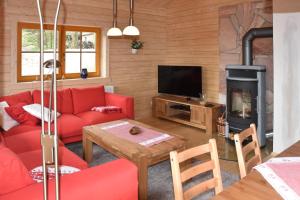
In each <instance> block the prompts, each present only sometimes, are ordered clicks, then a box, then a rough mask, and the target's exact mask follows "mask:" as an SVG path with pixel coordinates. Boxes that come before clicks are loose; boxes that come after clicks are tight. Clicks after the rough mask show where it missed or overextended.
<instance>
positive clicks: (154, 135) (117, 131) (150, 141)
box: [101, 122, 173, 147]
mask: <svg viewBox="0 0 300 200" xmlns="http://www.w3.org/2000/svg"><path fill="white" fill-rule="evenodd" d="M134 126H137V125H134V124H131V123H129V122H119V123H116V124H111V125H107V126H103V127H101V129H102V130H106V131H107V132H109V133H111V134H113V135H115V136H118V137H120V138H123V139H126V140H129V141H131V142H134V143H138V144H140V145H143V146H147V147H149V146H152V145H155V144H159V143H161V142H163V141H166V140H169V139H171V138H173V136H170V135H168V134H166V133H161V132H158V131H155V130H152V129H149V128H145V127H142V126H137V127H139V128H140V129H141V133H139V134H137V135H131V134H130V133H129V130H130V129H131V128H132V127H134Z"/></svg>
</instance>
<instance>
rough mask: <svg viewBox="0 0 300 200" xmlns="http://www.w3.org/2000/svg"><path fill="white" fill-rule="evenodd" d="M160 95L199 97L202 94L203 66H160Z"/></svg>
mask: <svg viewBox="0 0 300 200" xmlns="http://www.w3.org/2000/svg"><path fill="white" fill-rule="evenodd" d="M158 93H164V94H172V95H178V96H186V97H199V93H202V68H201V66H170V65H158Z"/></svg>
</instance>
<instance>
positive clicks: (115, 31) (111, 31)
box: [107, 0, 122, 37]
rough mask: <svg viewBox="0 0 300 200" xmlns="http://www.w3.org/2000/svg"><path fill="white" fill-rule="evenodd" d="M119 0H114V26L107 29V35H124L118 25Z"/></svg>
mask: <svg viewBox="0 0 300 200" xmlns="http://www.w3.org/2000/svg"><path fill="white" fill-rule="evenodd" d="M117 6H118V3H117V0H113V26H112V27H111V28H110V29H109V30H108V31H107V36H112V37H114V36H122V31H121V30H120V29H119V28H118V27H117V16H118V14H117Z"/></svg>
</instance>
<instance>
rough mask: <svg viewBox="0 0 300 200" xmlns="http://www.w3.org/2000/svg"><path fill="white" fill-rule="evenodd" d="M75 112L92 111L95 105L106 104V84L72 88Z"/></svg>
mask: <svg viewBox="0 0 300 200" xmlns="http://www.w3.org/2000/svg"><path fill="white" fill-rule="evenodd" d="M71 91H72V97H73V109H74V114H78V113H81V112H85V111H91V109H92V108H93V107H95V106H105V105H106V103H105V92H104V86H103V85H101V86H98V87H88V88H72V89H71Z"/></svg>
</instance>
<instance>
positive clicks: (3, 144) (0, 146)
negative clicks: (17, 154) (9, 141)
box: [0, 132, 5, 149]
mask: <svg viewBox="0 0 300 200" xmlns="http://www.w3.org/2000/svg"><path fill="white" fill-rule="evenodd" d="M2 147H5V143H4V138H3V136H2V134H1V132H0V149H1V148H2Z"/></svg>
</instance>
